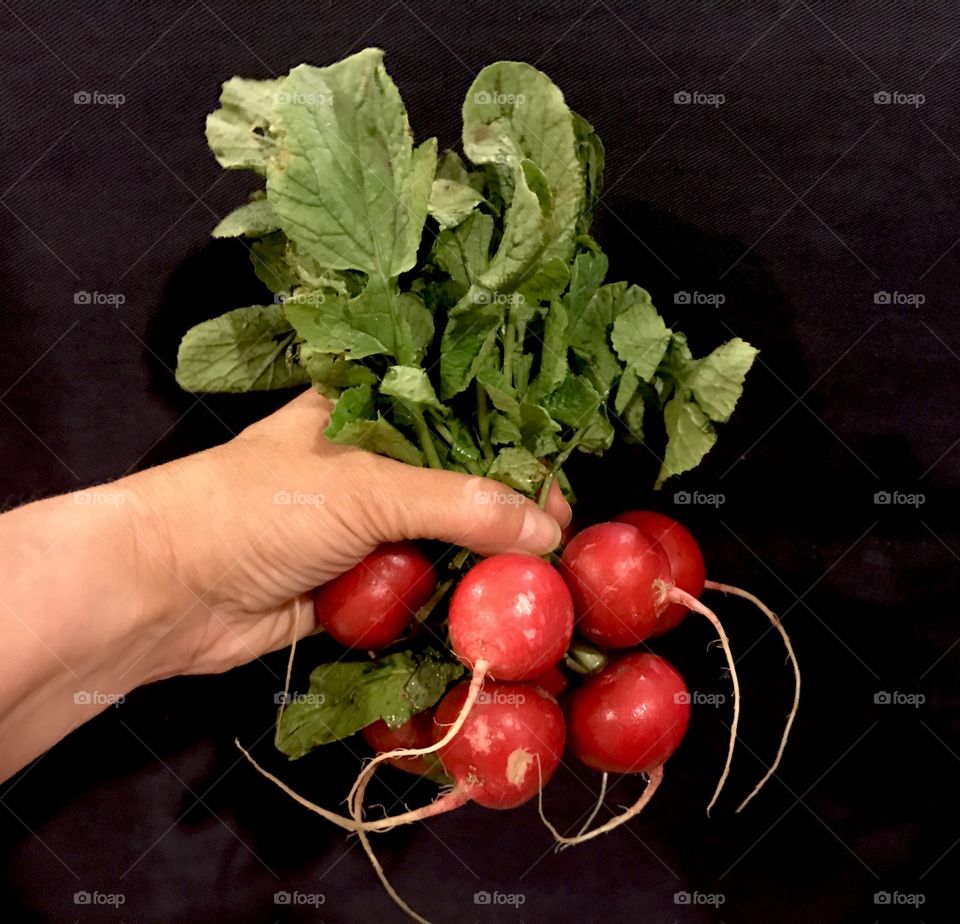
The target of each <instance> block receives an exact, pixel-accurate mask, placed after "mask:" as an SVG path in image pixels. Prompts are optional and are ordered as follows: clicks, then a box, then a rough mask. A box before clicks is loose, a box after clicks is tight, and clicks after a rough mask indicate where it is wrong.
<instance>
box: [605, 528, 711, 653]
mask: <svg viewBox="0 0 960 924" xmlns="http://www.w3.org/2000/svg"><path fill="white" fill-rule="evenodd" d="M614 521H615V522H617V523H629V524H630V525H631V526H636V528H637V529H639V530H641V531H643V532H645V533H646V534H647V535H648V536H650V537H651V538H652V539H654V540H655V541H656V543H657V545H659V546H660V548H661V549H663V551H664V552H665V553H666V556H667V559H668V560H669V562H670V575H671V577H672V578H673V583H674V584H676V586H677V587H679V588H680V589H681V590H685V591H686V592H687V593H688V594H691V595H692V596H694V597H697V598H699V596H700V594H702V593H703V583H704V581H705V580H706V577H707V569H706V565H705V564H704V561H703V554H702V553H701V552H700V546H698V545H697V541H696V539H694V538H693V536H692V535H691V533H690V531H689V530H688V529H687V528H686V527H685V526H684V525H683V524H681V523H678V522H677V521H676V520H674V519H673V518H672V517H668V516H665V515H664V514H662V513H655V512H654V511H652V510H630V511H628V512H627V513H621V514H620V516H618V517H615V519H614ZM689 612H690V610H689V608H688V607H686V606H683V604H680V603H671V604H670V605H669V606H668V607H667V608H666V609H665V610H664V611H663V613H662V614H661V615H660V620H659V622H658V624H657V627H656V629H655V630H654V631H653V633H652V634H653V635H662V634H663V633H664V632H669V631H670V630H671V629H673V628H675V627H676V626H678V625H680V623H681V621H682V620H683V617H684V616H686V615H687V613H689Z"/></svg>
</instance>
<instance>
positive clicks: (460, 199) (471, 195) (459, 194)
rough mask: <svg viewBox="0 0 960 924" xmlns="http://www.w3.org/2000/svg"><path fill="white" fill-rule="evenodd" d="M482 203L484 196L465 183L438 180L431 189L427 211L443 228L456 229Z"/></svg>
mask: <svg viewBox="0 0 960 924" xmlns="http://www.w3.org/2000/svg"><path fill="white" fill-rule="evenodd" d="M482 201H483V196H481V195H480V193H478V192H477V191H476V190H475V189H473V188H472V187H470V186H468V185H466V184H465V183H458V182H456V180H446V179H436V180H434V181H433V185H432V186H431V187H430V201H429V203H428V206H427V211H428V212H429V213H430V214H431V215H432V216H433V217H434V218H436V220H437V223H438V224H439V225H440V227H441V228H455V227H456V226H457V225H459V224H460V222H462V221H463V220H464V219H465V218H466V217H467V216H468V215H469V214H470V213H471V212H472V211H473V210H474V209H475V208H476V207H477V206H478V205H479V204H480V203H481V202H482Z"/></svg>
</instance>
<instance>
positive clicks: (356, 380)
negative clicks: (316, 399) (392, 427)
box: [299, 343, 377, 398]
mask: <svg viewBox="0 0 960 924" xmlns="http://www.w3.org/2000/svg"><path fill="white" fill-rule="evenodd" d="M299 358H300V365H302V366H303V367H304V369H306V370H307V375H309V376H310V381H311V382H312V383H313V386H314V388H316V389H317V391H319V392H320V393H321V394H323V395H326V396H327V397H328V398H337V397H339V395H340V392H341V391H342V390H343V389H344V388H351V387H352V386H354V385H372V384H374V383H375V382H376V381H377V377H376V375H374V373H373V371H372V370H370V369H368V368H367V367H366V366H362V365H360V363H354V362H350V361H349V360H347V359H344V358H343V357H342V356H335V355H334V354H332V353H325V352H320V351H318V350H314V349H311V348H310V347H309V346H308V345H307V344H305V343H304V344H301V346H300V357H299Z"/></svg>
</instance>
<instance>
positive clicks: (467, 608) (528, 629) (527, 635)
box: [448, 552, 573, 680]
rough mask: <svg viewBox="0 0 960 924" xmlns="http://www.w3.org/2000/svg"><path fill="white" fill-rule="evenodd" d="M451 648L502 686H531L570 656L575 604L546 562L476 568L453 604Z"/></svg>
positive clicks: (506, 558)
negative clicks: (509, 682) (509, 683)
mask: <svg viewBox="0 0 960 924" xmlns="http://www.w3.org/2000/svg"><path fill="white" fill-rule="evenodd" d="M448 618H449V624H450V644H451V647H452V648H453V650H454V652H455V653H456V655H457V657H458V658H460V660H461V661H462V662H463V663H464V664H465V665H466V666H467V667H469V668H471V669H472V670H474V671H476V670H477V669H478V666H479V665H481V664H484V665H485V667H486V670H487V672H489V674H490V675H491V676H492V677H494V678H496V679H497V680H531V679H533V678H534V677H536V676H537V675H538V674H541V673H543V672H544V671H545V670H546V669H547V668H549V667H552V666H553V665H554V664H556V663H557V662H558V661H559V660H560V659H561V658H562V657H563V656H564V654H566V651H567V647H568V646H569V644H570V639H571V636H572V635H573V599H572V598H571V596H570V591H569V589H568V588H567V585H566V583H565V582H564V580H563V578H562V577H561V575H560V574H559V572H558V571H557V570H556V569H555V568H554V567H553V566H551V565H550V564H548V563H547V562H545V561H544V560H543V559H541V558H536V557H535V556H533V555H521V554H518V553H513V552H507V553H504V554H502V555H494V556H493V557H492V558H487V559H484V560H483V561H481V562H480V563H479V564H477V565H474V567H473V568H471V569H470V570H469V571H468V572H467V573H466V575H464V577H463V579H462V580H461V581H460V583H459V584H458V585H457V588H456V590H454V592H453V596H452V597H451V598H450V612H449V616H448Z"/></svg>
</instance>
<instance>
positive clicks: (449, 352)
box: [440, 290, 504, 399]
mask: <svg viewBox="0 0 960 924" xmlns="http://www.w3.org/2000/svg"><path fill="white" fill-rule="evenodd" d="M472 291H473V290H471V292H472ZM503 310H504V306H503V305H502V304H496V303H491V302H486V301H485V302H481V303H479V304H478V303H476V302H475V301H474V300H473V298H472V297H471V293H470V292H468V293H467V295H465V296H464V298H463V300H462V301H461V303H460V304H458V305H457V307H456V308H454V309H453V310H452V311H451V312H450V314H449V317H448V320H447V327H446V330H444V332H443V339H442V341H441V343H440V394H441V396H442V397H443V398H445V399H446V398H452V397H453V396H454V395H458V394H460V392H462V391H463V390H464V389H465V388H466V387H467V386H468V385H469V384H470V382H471V381H473V378H474V376H475V375H476V374H477V360H478V358H479V357H480V356H481V355H482V354H483V352H484V348H485V347H487V346H489V345H490V344H491V343H492V338H493V337H494V336H495V335H496V332H497V329H498V328H499V327H500V324H501V322H502V321H503Z"/></svg>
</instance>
